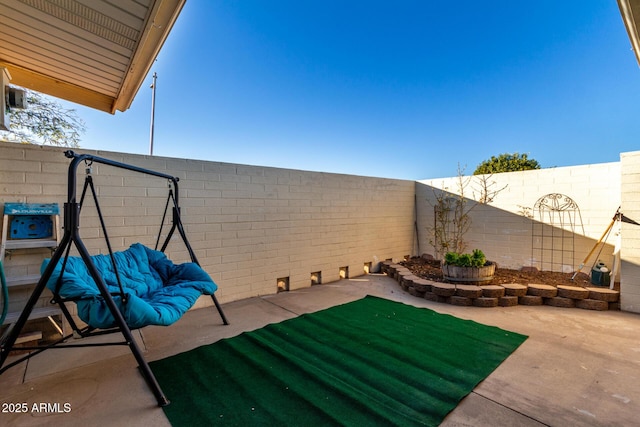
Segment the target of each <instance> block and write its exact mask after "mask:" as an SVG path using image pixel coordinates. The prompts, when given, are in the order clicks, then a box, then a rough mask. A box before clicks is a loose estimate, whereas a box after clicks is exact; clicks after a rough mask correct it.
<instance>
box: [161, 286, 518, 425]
mask: <svg viewBox="0 0 640 427" xmlns="http://www.w3.org/2000/svg"><path fill="white" fill-rule="evenodd" d="M526 338H527V337H526V336H524V335H520V334H517V333H513V332H509V331H505V330H503V329H499V328H496V327H493V326H486V325H482V324H479V323H476V322H473V321H469V320H461V319H458V318H456V317H453V316H450V315H445V314H439V313H436V312H434V311H432V310H429V309H426V308H416V307H413V306H410V305H405V304H402V303H398V302H394V301H389V300H386V299H382V298H378V297H373V296H367V297H365V298H363V299H360V300H357V301H354V302H351V303H348V304H343V305H339V306H336V307H332V308H329V309H326V310H322V311H319V312H316V313H311V314H305V315H301V316H299V317H296V318H294V319H290V320H286V321H283V322H280V323H275V324H270V325H267V326H265V327H263V328H261V329H258V330H255V331H251V332H245V333H243V334H241V335H238V336H236V337H233V338H228V339H223V340H220V341H218V342H215V343H213V344H210V345H206V346H203V347H199V348H196V349H194V350H191V351H188V352H185V353H181V354H178V355H175V356H171V357H168V358H166V359H163V360H158V361H155V362H151V363H150V365H151V369H152V371H153V373H154V374H155V375H156V378H157V379H158V382H159V383H160V385H161V387H162V389H163V391H164V392H165V394H166V395H167V397H168V398H169V400H170V401H171V404H170V405H169V406H167V407H165V408H164V411H165V413H166V415H167V417H168V418H169V420H170V422H171V424H172V425H173V426H205V425H212V424H221V425H233V426H243V427H244V426H256V425H265V426H266V425H268V426H274V425H279V426H321V425H322V426H328V425H350V426H358V427H361V426H371V425H385V426H388V425H402V426H410V425H432V426H437V425H438V424H440V423H441V422H442V420H443V419H444V417H445V416H446V415H447V414H448V413H449V412H450V411H451V410H452V409H453V408H455V407H456V405H457V404H458V402H460V400H462V398H464V397H465V396H466V395H467V394H469V393H470V392H471V390H473V388H474V387H475V386H476V385H477V384H478V383H480V381H482V380H483V379H484V378H486V377H487V375H489V374H490V373H491V372H492V371H493V370H494V369H496V368H497V367H498V365H500V363H502V362H503V361H504V360H505V359H506V358H507V357H508V356H509V355H510V354H511V353H512V352H513V351H514V350H515V349H516V348H518V346H519V345H520V344H521V343H522V342H524V340H525V339H526Z"/></svg>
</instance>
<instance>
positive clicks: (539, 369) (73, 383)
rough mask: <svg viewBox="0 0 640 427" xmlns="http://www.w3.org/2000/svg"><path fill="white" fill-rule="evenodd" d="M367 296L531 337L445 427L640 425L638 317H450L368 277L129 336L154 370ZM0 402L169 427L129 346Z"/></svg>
mask: <svg viewBox="0 0 640 427" xmlns="http://www.w3.org/2000/svg"><path fill="white" fill-rule="evenodd" d="M367 294H370V295H376V296H380V297H384V298H388V299H392V300H396V301H401V302H404V303H407V304H412V305H415V306H418V307H427V308H430V309H432V310H435V311H438V312H441V313H448V314H452V315H454V316H457V317H459V318H463V319H472V320H475V321H477V322H481V323H484V324H487V325H494V326H498V327H501V328H504V329H508V330H511V331H515V332H519V333H522V334H526V335H528V336H529V339H527V340H526V341H525V342H524V344H522V346H520V347H519V348H518V349H517V350H516V351H515V352H514V353H513V354H512V355H511V356H510V357H509V358H508V359H507V360H506V361H505V362H504V363H502V364H501V365H500V366H499V367H498V368H497V369H496V370H495V371H494V372H493V373H492V374H491V375H489V377H487V378H486V379H485V380H484V381H483V382H482V383H480V384H479V385H478V387H476V389H475V390H474V391H473V392H472V393H471V394H469V395H468V396H467V397H466V398H465V399H464V400H463V401H462V402H461V403H460V404H459V405H458V406H457V407H456V408H455V409H454V410H453V412H451V413H450V414H449V415H448V416H447V418H446V419H445V421H444V422H443V424H442V425H443V426H543V425H550V426H568V425H571V426H581V425H584V426H631V425H638V423H640V421H639V419H638V414H640V316H638V315H635V314H630V313H624V312H614V311H610V312H593V311H587V310H580V309H565V308H555V307H549V306H539V307H530V306H515V307H495V308H479V307H457V306H452V305H449V304H439V303H435V302H430V301H427V300H424V299H419V298H416V297H413V296H411V295H409V294H407V293H406V292H404V291H403V290H402V289H400V287H399V286H398V284H397V283H396V282H395V281H394V280H393V279H390V278H387V277H386V276H384V275H375V274H372V275H367V276H362V277H358V278H354V279H343V280H341V281H339V282H334V283H330V284H323V285H317V286H313V287H309V288H305V289H300V290H296V291H291V292H283V293H279V294H277V295H268V296H264V297H256V298H251V299H247V300H241V301H236V302H232V303H228V304H224V305H223V307H224V310H225V313H226V315H227V317H228V319H229V321H230V323H231V324H230V325H229V326H223V325H222V324H221V321H220V317H219V316H218V314H217V312H216V311H215V308H213V307H211V308H204V309H198V310H192V311H190V312H188V313H187V314H186V315H185V316H184V317H183V318H182V319H181V320H180V321H179V322H177V323H176V324H174V325H173V326H170V327H147V328H145V329H143V330H141V331H136V332H135V334H136V336H137V337H138V340H139V343H140V344H141V346H142V347H143V348H144V349H145V357H146V358H147V360H156V359H161V358H164V357H167V356H169V355H172V354H176V353H179V352H183V351H186V350H189V349H192V348H194V347H197V346H200V345H204V344H209V343H212V342H214V341H216V340H219V339H221V338H225V337H231V336H234V335H237V334H239V333H241V332H243V331H248V330H253V329H256V328H260V327H262V326H264V325H266V324H268V323H274V322H279V321H281V320H284V319H288V318H291V317H295V316H297V315H299V314H302V313H308V312H313V311H317V310H321V309H324V308H328V307H331V306H334V305H338V304H343V303H347V302H350V301H353V300H356V299H359V298H361V297H363V296H365V295H367ZM111 338H113V337H111ZM212 369H215V366H212ZM222 386H223V385H222ZM168 397H169V399H170V398H171V396H168ZM41 402H42V403H49V404H55V403H58V404H59V405H60V406H59V409H60V411H61V412H60V413H56V412H54V413H52V412H33V411H31V409H32V406H33V404H34V403H41ZM0 403H2V408H0V409H1V412H0V425H4V426H37V425H49V426H51V425H53V426H75V425H78V426H87V425H93V426H123V425H130V426H150V425H152V426H154V427H162V426H168V425H169V422H168V421H167V419H166V418H165V416H164V413H163V410H162V409H161V408H159V407H157V406H156V401H155V399H154V397H153V395H152V394H151V392H150V391H149V389H148V388H147V386H146V384H145V382H144V381H143V379H142V377H141V376H140V374H139V373H138V370H137V369H136V363H135V359H134V358H133V356H132V355H131V353H130V352H129V351H128V348H127V347H98V348H95V347H94V348H84V349H68V350H48V351H45V352H44V353H42V354H40V355H37V356H35V357H34V358H32V359H31V360H29V361H28V363H23V364H22V365H20V366H16V367H14V368H11V369H10V370H8V371H7V372H5V373H4V374H3V375H2V376H0ZM12 403H13V404H16V403H27V405H28V408H29V410H28V411H27V413H10V412H7V411H8V410H10V409H12V408H11V407H10V404H12ZM64 404H68V405H67V406H66V407H65V406H64ZM65 409H70V411H68V412H64V411H65Z"/></svg>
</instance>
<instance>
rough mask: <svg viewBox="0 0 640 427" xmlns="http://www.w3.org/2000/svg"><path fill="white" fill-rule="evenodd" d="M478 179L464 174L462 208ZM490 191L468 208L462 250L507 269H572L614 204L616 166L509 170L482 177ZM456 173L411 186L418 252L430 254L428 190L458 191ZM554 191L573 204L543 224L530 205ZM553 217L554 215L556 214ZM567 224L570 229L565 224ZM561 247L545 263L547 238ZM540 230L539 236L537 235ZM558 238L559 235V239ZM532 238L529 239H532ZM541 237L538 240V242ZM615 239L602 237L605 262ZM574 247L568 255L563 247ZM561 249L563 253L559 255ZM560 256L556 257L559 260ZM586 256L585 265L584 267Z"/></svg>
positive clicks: (477, 188)
mask: <svg viewBox="0 0 640 427" xmlns="http://www.w3.org/2000/svg"><path fill="white" fill-rule="evenodd" d="M481 178H482V177H477V176H476V177H466V179H469V180H470V181H469V184H468V185H467V186H466V187H465V190H464V191H465V193H464V194H465V197H467V198H468V199H469V202H468V203H467V206H468V207H471V206H473V205H474V200H477V198H478V195H479V194H480V188H481ZM487 182H488V183H489V184H490V190H492V191H497V190H500V189H502V190H501V191H499V192H498V194H497V195H496V196H495V199H494V200H493V202H491V203H489V204H486V205H477V206H476V207H474V208H473V209H472V210H471V212H470V215H471V218H472V225H471V228H470V230H469V232H468V233H467V235H466V239H465V240H466V241H467V242H468V248H467V249H468V250H471V249H474V248H479V249H482V250H483V251H484V252H485V254H486V255H487V257H488V258H489V259H491V260H494V261H496V262H498V264H499V265H501V266H504V267H508V268H521V267H523V266H536V267H538V268H541V269H544V270H556V271H573V270H574V269H575V268H576V267H577V266H579V265H580V263H581V262H582V261H583V260H584V258H585V257H586V255H587V254H588V253H589V251H590V250H591V249H592V248H593V246H594V245H595V243H596V242H597V240H598V239H599V238H600V237H601V236H602V234H603V232H604V231H605V230H606V228H607V226H608V224H609V223H610V222H611V219H612V218H613V216H614V214H615V212H616V210H617V208H618V206H620V191H619V189H620V164H619V163H617V162H616V163H601V164H592V165H585V166H572V167H558V168H549V169H542V170H533V171H523V172H509V173H501V174H494V175H492V176H490V177H489V176H487ZM458 188H459V185H458V177H450V178H441V179H432V180H424V181H419V182H418V183H417V185H416V201H417V211H418V229H419V233H420V240H419V241H420V250H421V252H424V253H431V254H433V253H434V249H433V247H432V246H431V245H430V244H429V240H430V238H431V237H430V236H431V233H430V231H429V228H430V227H431V228H432V227H433V223H434V215H433V206H434V204H435V196H434V191H440V190H445V191H448V192H451V193H455V194H458ZM551 193H560V194H563V195H566V196H568V197H570V198H571V199H572V200H573V201H574V202H575V203H576V204H577V206H578V208H579V213H578V212H577V211H576V214H575V217H572V219H571V221H569V220H568V218H566V217H565V221H564V222H563V223H562V224H560V222H559V221H558V219H556V221H554V222H555V224H556V225H555V227H553V228H551V227H544V226H543V224H545V223H547V224H548V223H549V220H548V219H547V218H540V217H539V213H538V211H536V210H535V209H534V206H535V204H536V202H537V201H538V199H540V198H541V197H543V196H545V195H547V194H551ZM558 218H560V217H559V216H558ZM569 222H573V223H574V224H575V225H576V226H575V233H573V232H572V231H573V230H571V228H570V227H569ZM563 229H564V230H566V231H567V233H565V236H568V235H572V237H571V238H569V237H566V238H565V239H564V244H565V245H570V246H569V247H567V246H565V249H567V250H565V251H555V252H554V258H555V259H554V260H553V263H551V262H550V261H551V260H550V259H549V254H548V251H546V250H545V251H543V250H542V248H543V247H544V248H547V242H549V241H550V240H551V239H552V237H551V233H553V236H555V237H554V238H553V239H554V240H555V242H556V245H555V247H556V248H558V247H560V245H561V244H562V243H563V239H562V238H561V236H563ZM542 233H544V237H539V236H542ZM559 236H560V237H559ZM534 239H535V240H534ZM540 239H542V241H540ZM614 243H615V238H614V236H613V234H612V235H611V236H610V237H609V238H608V239H607V244H606V245H605V247H604V249H603V251H602V253H601V255H600V258H602V259H603V261H604V262H605V263H606V264H608V265H611V263H612V254H613V249H614ZM571 248H574V249H573V250H572V251H571V252H573V255H570V254H569V250H570V249H571ZM563 252H564V253H563ZM560 258H562V259H560ZM591 263H592V260H590V261H589V262H588V263H587V264H588V266H589V267H590V265H591ZM589 267H585V269H584V271H585V272H587V273H588V272H589Z"/></svg>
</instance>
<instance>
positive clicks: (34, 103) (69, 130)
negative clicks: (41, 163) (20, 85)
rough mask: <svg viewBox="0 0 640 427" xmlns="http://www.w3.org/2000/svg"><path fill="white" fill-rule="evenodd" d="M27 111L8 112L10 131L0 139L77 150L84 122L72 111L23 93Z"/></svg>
mask: <svg viewBox="0 0 640 427" xmlns="http://www.w3.org/2000/svg"><path fill="white" fill-rule="evenodd" d="M27 104H28V108H25V109H19V108H13V109H11V111H10V112H9V116H10V120H11V130H10V131H0V140H2V139H4V140H6V141H12V142H22V143H28V144H48V145H58V146H64V147H78V146H79V143H80V136H81V134H82V133H84V131H85V123H84V121H82V119H80V118H79V117H78V116H77V115H76V111H75V110H73V109H66V108H64V107H63V106H62V105H61V104H59V103H58V102H57V101H56V100H55V99H53V98H49V97H47V96H44V95H42V94H40V93H38V92H34V91H31V90H27Z"/></svg>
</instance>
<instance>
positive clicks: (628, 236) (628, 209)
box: [620, 151, 640, 313]
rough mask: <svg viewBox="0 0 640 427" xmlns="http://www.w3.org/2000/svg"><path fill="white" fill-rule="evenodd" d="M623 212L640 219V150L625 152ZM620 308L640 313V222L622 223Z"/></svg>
mask: <svg viewBox="0 0 640 427" xmlns="http://www.w3.org/2000/svg"><path fill="white" fill-rule="evenodd" d="M620 163H621V167H622V187H621V194H622V212H623V213H624V215H625V216H627V217H628V218H629V219H631V220H634V221H636V222H640V152H638V151H635V152H632V153H622V155H621V156H620ZM621 255H622V257H621V258H622V271H621V278H620V279H621V280H620V294H621V295H620V306H621V307H620V308H621V309H622V310H625V311H633V312H635V313H640V226H638V225H634V224H629V223H625V222H623V223H622V250H621Z"/></svg>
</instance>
